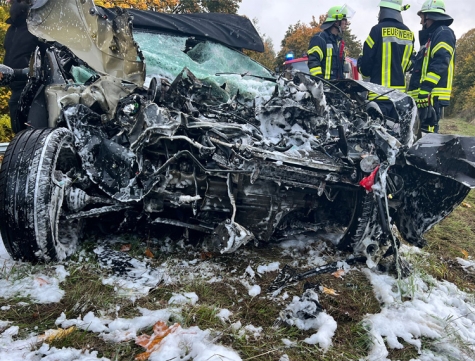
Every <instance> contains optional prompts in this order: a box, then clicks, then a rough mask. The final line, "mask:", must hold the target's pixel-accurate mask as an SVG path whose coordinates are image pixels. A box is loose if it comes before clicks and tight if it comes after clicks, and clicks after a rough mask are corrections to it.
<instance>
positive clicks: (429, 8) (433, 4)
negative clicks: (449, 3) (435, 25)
mask: <svg viewBox="0 0 475 361" xmlns="http://www.w3.org/2000/svg"><path fill="white" fill-rule="evenodd" d="M417 15H419V16H422V15H424V16H425V18H427V19H432V20H434V21H443V22H445V25H450V24H452V22H453V21H454V19H453V18H452V17H451V16H450V15H448V14H446V13H445V2H444V0H426V1H424V4H422V8H421V10H419V12H418V13H417Z"/></svg>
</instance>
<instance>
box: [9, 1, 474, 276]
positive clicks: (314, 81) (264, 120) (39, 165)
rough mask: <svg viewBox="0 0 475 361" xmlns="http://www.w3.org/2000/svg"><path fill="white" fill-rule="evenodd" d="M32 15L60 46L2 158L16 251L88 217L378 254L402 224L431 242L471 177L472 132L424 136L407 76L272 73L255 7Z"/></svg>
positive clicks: (234, 242) (401, 231)
mask: <svg viewBox="0 0 475 361" xmlns="http://www.w3.org/2000/svg"><path fill="white" fill-rule="evenodd" d="M28 26H29V29H30V31H31V32H32V33H33V34H35V35H36V36H38V37H39V38H41V39H44V40H45V41H47V42H48V47H47V50H46V52H45V53H44V54H42V53H41V52H40V51H39V50H38V51H37V52H36V53H35V54H34V55H33V57H32V61H31V64H30V69H29V80H28V84H27V86H26V88H25V89H24V91H23V94H22V98H21V101H20V105H19V108H20V111H19V113H18V115H17V116H18V121H20V122H21V123H22V124H25V126H26V128H27V129H25V130H24V131H22V132H20V133H19V134H17V135H16V137H15V138H14V139H13V141H12V142H11V143H10V145H9V147H8V149H7V151H6V153H5V157H4V160H3V163H2V168H1V173H0V230H1V235H2V239H3V242H4V244H5V247H6V249H7V250H8V252H9V253H10V255H11V256H12V257H13V258H15V259H22V260H27V261H33V262H35V261H52V260H61V259H65V258H67V257H69V256H70V255H72V254H73V253H74V252H75V250H76V248H77V245H78V240H79V238H80V236H81V234H82V233H83V232H84V231H86V230H89V229H91V228H92V227H96V228H99V229H101V230H102V231H104V232H121V231H141V232H147V234H149V235H156V236H159V235H161V234H164V232H167V231H168V230H169V229H183V230H185V231H186V232H188V234H189V235H190V238H193V239H198V238H199V239H200V240H202V245H203V247H205V248H206V249H208V250H210V251H213V252H220V253H223V254H224V253H231V252H233V251H235V250H236V249H238V248H239V247H241V246H243V245H245V244H247V243H248V242H256V243H257V242H268V241H271V240H273V239H279V238H281V237H285V236H289V235H293V234H298V233H302V232H308V231H314V232H317V233H320V234H322V235H325V236H326V237H327V239H331V240H332V241H333V242H334V243H335V244H337V245H338V247H339V248H341V249H344V250H349V251H350V252H351V253H352V254H353V255H354V256H356V257H360V258H363V259H364V260H365V261H366V263H367V264H368V266H370V267H373V266H375V265H377V264H378V262H380V261H381V259H383V257H385V256H387V255H388V254H396V255H397V249H398V246H399V243H400V241H399V239H398V238H397V237H402V238H403V239H405V240H406V241H408V242H410V243H412V244H416V245H419V246H422V245H423V244H424V238H423V235H424V233H425V232H426V231H427V230H429V229H430V228H431V227H432V226H433V225H434V224H436V223H437V222H439V221H440V220H442V219H443V218H444V217H446V216H447V215H448V214H450V212H452V210H453V209H454V208H455V207H456V206H457V205H458V204H459V203H460V202H461V201H462V200H463V199H464V198H465V196H466V195H467V194H468V192H469V191H470V188H472V187H474V186H475V178H474V168H473V164H474V163H473V161H474V154H473V150H472V148H473V145H474V140H473V139H472V138H468V137H460V136H452V135H438V134H431V135H427V136H424V137H423V138H422V139H420V140H418V141H417V142H415V136H414V132H413V129H414V123H415V121H416V113H417V111H416V107H415V103H414V101H413V100H412V98H410V97H408V96H406V95H405V94H402V93H400V92H397V91H392V90H390V89H387V88H383V87H380V86H377V85H374V84H370V83H365V82H362V81H355V80H344V81H337V82H328V81H324V80H322V79H319V78H315V77H311V76H310V75H308V74H304V73H299V72H293V73H290V74H286V75H285V76H284V75H279V76H276V75H275V74H273V73H272V72H270V71H269V70H268V69H266V68H265V67H263V66H262V65H260V64H259V63H257V62H255V61H253V60H251V59H250V58H249V57H247V56H246V55H244V54H243V53H242V52H241V50H242V49H250V50H255V51H262V50H263V45H262V42H261V40H260V37H259V35H258V33H257V32H256V30H255V29H254V27H253V26H252V24H251V23H250V22H249V21H248V20H247V19H245V18H243V17H239V16H237V15H226V14H187V15H166V14H160V13H153V12H146V11H137V10H128V11H126V10H124V9H118V8H117V9H114V10H110V9H103V8H100V7H96V6H95V5H94V3H93V2H92V0H81V1H75V0H58V1H54V2H53V1H51V0H50V1H48V0H38V1H36V2H35V4H34V5H33V6H32V8H31V11H30V15H29V18H28ZM369 90H370V91H373V92H376V93H378V94H381V95H384V96H387V97H389V98H390V99H391V101H392V102H393V103H394V105H395V107H396V110H397V113H398V116H399V117H398V119H391V118H387V117H384V116H383V115H382V114H381V112H380V111H379V108H378V107H377V105H376V104H375V103H373V102H367V101H366V100H365V98H364V96H362V94H364V92H366V91H369Z"/></svg>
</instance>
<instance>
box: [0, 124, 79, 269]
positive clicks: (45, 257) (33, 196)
mask: <svg viewBox="0 0 475 361" xmlns="http://www.w3.org/2000/svg"><path fill="white" fill-rule="evenodd" d="M73 139H74V138H73V134H72V133H71V132H70V131H69V130H67V129H65V128H55V129H52V128H45V129H36V130H24V131H22V132H20V133H18V134H17V135H16V137H15V138H14V139H13V140H12V142H11V143H10V144H9V146H8V148H7V150H6V152H5V156H4V159H3V162H2V167H1V170H0V231H1V235H2V239H3V242H4V244H5V248H6V249H7V251H8V252H9V253H10V255H11V256H12V257H13V258H14V259H17V260H25V261H31V262H35V261H52V260H62V259H65V258H67V257H68V256H70V255H71V254H73V253H74V252H75V250H76V247H77V242H78V238H79V233H80V230H81V221H80V220H78V219H75V220H68V219H66V217H61V216H62V211H63V199H64V197H65V193H66V191H67V189H68V188H69V186H70V185H71V183H72V182H73V180H72V179H71V178H70V177H73V178H74V175H75V174H76V171H77V170H78V169H80V168H79V165H80V163H79V158H78V156H77V154H76V151H75V148H74V145H73ZM64 203H66V202H64Z"/></svg>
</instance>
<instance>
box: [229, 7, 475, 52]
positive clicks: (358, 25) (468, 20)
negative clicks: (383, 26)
mask: <svg viewBox="0 0 475 361" xmlns="http://www.w3.org/2000/svg"><path fill="white" fill-rule="evenodd" d="M345 3H346V4H348V5H349V6H350V7H351V8H352V9H353V10H355V11H356V13H355V15H354V17H353V18H352V19H351V31H352V33H353V34H354V35H356V37H357V38H358V40H361V41H362V42H363V41H364V40H366V37H367V36H368V34H369V31H370V30H371V27H373V26H374V25H376V23H377V21H378V20H377V16H378V12H379V7H378V4H379V0H341V1H339V0H336V1H334V0H332V1H322V0H242V2H241V6H240V8H239V11H238V13H239V14H240V15H246V16H247V17H248V18H250V19H254V18H257V19H258V21H259V23H258V26H259V28H260V32H261V33H262V34H265V35H267V36H269V37H270V38H271V39H272V41H273V43H274V48H275V50H276V51H279V50H280V42H281V41H282V39H283V38H284V34H285V31H286V30H287V28H288V27H289V25H293V24H296V23H297V21H299V20H300V21H301V22H303V23H306V24H308V23H310V21H311V20H312V16H315V18H316V19H317V20H318V17H319V16H320V15H321V14H326V12H327V11H328V9H329V8H330V7H332V6H334V5H343V4H345ZM423 3H424V0H407V1H405V2H403V4H409V5H411V8H410V9H409V10H407V11H404V12H403V18H404V23H405V24H406V25H407V26H408V27H409V28H410V29H411V30H412V31H413V32H414V33H415V34H416V49H418V48H419V42H418V40H417V39H418V36H417V35H418V34H417V32H418V31H419V30H420V29H421V25H420V24H419V22H420V18H419V16H417V12H418V11H419V10H420V9H421V6H422V4H423ZM445 4H446V13H447V14H449V15H450V16H452V17H453V18H454V23H453V24H452V26H451V27H452V29H453V30H454V31H455V35H456V36H457V39H458V38H460V36H461V35H462V34H464V33H466V32H467V31H468V30H470V29H472V28H474V27H475V22H474V17H475V0H446V1H445Z"/></svg>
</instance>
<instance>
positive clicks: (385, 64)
mask: <svg viewBox="0 0 475 361" xmlns="http://www.w3.org/2000/svg"><path fill="white" fill-rule="evenodd" d="M381 85H382V86H386V87H390V86H391V43H383V59H382V73H381Z"/></svg>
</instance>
